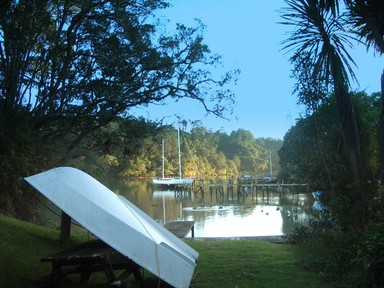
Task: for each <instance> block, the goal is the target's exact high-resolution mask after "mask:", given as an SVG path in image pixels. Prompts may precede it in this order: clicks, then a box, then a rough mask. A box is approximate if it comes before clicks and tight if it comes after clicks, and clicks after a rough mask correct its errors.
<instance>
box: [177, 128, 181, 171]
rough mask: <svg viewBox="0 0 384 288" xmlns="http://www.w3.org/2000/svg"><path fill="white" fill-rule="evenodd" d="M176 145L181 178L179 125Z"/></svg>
mask: <svg viewBox="0 0 384 288" xmlns="http://www.w3.org/2000/svg"><path fill="white" fill-rule="evenodd" d="M177 147H178V153H179V178H180V179H181V152H180V127H179V128H178V129H177Z"/></svg>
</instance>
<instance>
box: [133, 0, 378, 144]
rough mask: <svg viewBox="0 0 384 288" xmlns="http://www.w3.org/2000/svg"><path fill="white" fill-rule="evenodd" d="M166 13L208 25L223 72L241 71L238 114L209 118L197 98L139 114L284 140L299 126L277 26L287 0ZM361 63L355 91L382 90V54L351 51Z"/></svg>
mask: <svg viewBox="0 0 384 288" xmlns="http://www.w3.org/2000/svg"><path fill="white" fill-rule="evenodd" d="M170 2H171V3H172V5H173V6H172V7H171V8H169V9H167V10H166V11H164V12H163V14H164V15H165V17H166V18H168V19H170V20H171V21H172V22H178V23H183V24H185V25H187V26H196V24H195V22H194V20H193V19H194V18H199V19H201V20H202V22H203V23H204V24H205V25H206V31H205V33H204V39H205V43H206V44H207V45H208V46H209V48H210V50H211V51H212V52H213V53H215V54H219V55H222V61H223V64H224V68H223V72H225V71H229V70H232V69H240V70H241V74H240V76H239V81H238V84H237V85H236V86H233V87H232V91H234V92H235V95H236V102H237V103H236V105H235V107H234V115H232V116H230V121H228V120H224V119H220V118H217V117H214V116H212V115H211V116H206V113H205V111H204V108H203V107H202V106H201V105H200V104H198V103H197V102H194V101H190V100H188V101H179V102H177V103H172V102H169V104H168V105H166V106H158V105H150V106H148V107H145V108H139V109H135V110H134V111H135V112H134V113H135V115H136V116H144V117H146V118H148V119H151V120H157V119H161V118H163V117H166V119H168V120H167V121H169V123H172V122H175V121H176V116H175V114H176V115H179V116H180V117H181V118H183V119H187V120H201V122H202V124H203V126H205V127H206V128H208V129H211V130H212V131H217V130H220V131H223V132H226V133H228V134H229V133H231V132H232V131H233V130H237V129H245V130H249V131H251V132H252V134H253V135H254V136H255V137H256V138H258V137H265V138H266V137H272V138H279V139H283V137H284V134H285V133H286V132H287V131H288V129H289V128H290V127H291V126H292V125H294V124H295V121H296V119H297V118H298V117H299V115H300V112H301V110H302V109H301V107H299V106H298V105H297V99H296V97H295V95H292V90H293V86H294V80H293V79H291V78H290V76H291V69H292V65H291V64H290V62H289V56H288V55H285V52H283V51H281V49H282V47H283V46H282V44H281V41H283V40H284V39H286V38H287V37H288V34H287V32H288V31H289V30H288V29H290V28H288V27H285V26H283V25H282V24H279V23H278V22H280V21H281V20H282V19H281V18H280V13H279V11H280V10H281V8H282V7H285V6H286V5H285V2H284V1H283V0H236V1H235V0H173V1H170ZM351 55H353V57H354V59H355V62H356V63H357V65H358V69H357V68H356V70H355V73H356V75H357V78H358V81H359V84H360V85H358V84H357V83H354V84H353V89H355V90H365V91H366V92H367V93H368V94H370V93H372V92H377V91H380V76H381V72H382V70H383V69H384V57H380V56H374V53H373V51H368V53H367V52H366V49H365V48H364V47H363V46H360V47H357V49H356V50H354V51H351Z"/></svg>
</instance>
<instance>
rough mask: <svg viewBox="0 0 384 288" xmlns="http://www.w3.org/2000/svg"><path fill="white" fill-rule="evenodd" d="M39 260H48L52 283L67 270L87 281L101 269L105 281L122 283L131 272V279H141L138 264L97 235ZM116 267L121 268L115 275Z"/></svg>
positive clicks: (64, 274)
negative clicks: (50, 265) (97, 237)
mask: <svg viewBox="0 0 384 288" xmlns="http://www.w3.org/2000/svg"><path fill="white" fill-rule="evenodd" d="M41 261H42V262H51V263H52V272H51V275H50V284H51V285H52V287H56V286H54V285H56V284H58V283H60V282H61V281H62V280H63V279H64V278H65V277H66V276H67V275H69V274H80V283H87V282H88V281H89V279H90V276H91V274H92V273H93V272H100V271H104V272H105V275H106V277H107V281H108V283H123V282H124V281H126V280H127V278H128V277H129V276H130V275H131V274H132V273H133V274H134V277H135V280H138V281H141V274H140V267H139V266H138V265H137V264H136V263H134V262H133V261H132V260H130V259H129V258H128V257H125V256H123V255H122V254H120V253H118V252H117V251H116V250H114V249H113V248H111V247H110V246H109V245H107V244H106V243H104V242H103V241H101V240H99V239H97V240H91V241H88V242H85V243H82V244H80V245H78V246H75V247H71V248H68V249H65V250H63V251H61V252H58V253H56V254H53V255H50V256H47V257H44V258H42V259H41ZM116 270H123V272H122V273H121V274H120V275H119V276H116V274H115V271H116Z"/></svg>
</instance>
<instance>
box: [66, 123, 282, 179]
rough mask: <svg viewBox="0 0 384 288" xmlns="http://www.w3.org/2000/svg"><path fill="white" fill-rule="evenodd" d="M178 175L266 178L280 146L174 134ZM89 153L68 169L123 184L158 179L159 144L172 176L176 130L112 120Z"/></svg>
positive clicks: (241, 135)
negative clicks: (132, 178) (248, 175)
mask: <svg viewBox="0 0 384 288" xmlns="http://www.w3.org/2000/svg"><path fill="white" fill-rule="evenodd" d="M180 135H181V137H180V142H181V147H180V150H181V162H182V173H183V175H184V176H189V177H197V178H198V177H218V176H237V175H241V174H250V175H254V176H260V175H262V174H265V173H267V172H269V160H270V153H272V155H273V160H272V161H275V163H276V167H275V168H274V169H276V170H275V171H277V170H278V169H279V166H278V165H277V163H278V160H277V159H276V157H278V155H277V151H278V150H279V148H280V147H281V145H282V140H277V139H271V138H267V139H264V138H259V139H255V138H254V137H253V135H252V134H251V133H250V132H249V131H245V130H241V129H240V130H237V131H233V132H232V133H231V134H230V135H228V134H226V133H224V132H220V131H216V132H213V131H211V130H207V129H206V128H205V127H203V126H200V125H195V126H193V127H192V128H191V129H190V131H189V132H186V131H183V130H182V129H181V131H180ZM92 139H93V140H92V141H89V142H88V143H92V145H93V146H92V147H91V149H89V148H90V147H89V146H87V147H81V146H79V147H78V148H77V149H78V150H82V151H83V152H82V153H80V154H79V155H81V157H78V158H76V159H73V160H72V161H70V162H68V164H70V165H72V166H75V167H79V168H81V169H83V170H84V171H88V172H89V173H91V174H93V175H95V176H97V177H98V178H111V177H113V178H117V177H118V178H119V179H129V178H131V177H156V176H161V175H162V143H163V141H164V161H165V163H164V164H165V165H164V167H165V176H168V177H170V176H178V169H179V167H178V146H177V145H178V144H177V141H178V140H177V129H176V128H174V127H172V126H158V125H156V124H155V123H151V122H146V121H145V120H143V119H141V120H140V119H136V120H128V119H123V118H121V119H118V120H117V121H113V122H111V123H110V124H109V125H108V126H106V127H104V128H102V129H100V130H98V131H97V132H96V133H94V135H93V133H92Z"/></svg>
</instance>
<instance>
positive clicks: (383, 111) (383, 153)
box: [377, 70, 384, 218]
mask: <svg viewBox="0 0 384 288" xmlns="http://www.w3.org/2000/svg"><path fill="white" fill-rule="evenodd" d="M377 134H378V138H379V139H378V140H379V161H380V174H379V178H380V181H381V185H380V187H379V188H380V194H381V195H380V204H381V207H380V215H381V218H384V189H383V185H384V70H383V73H382V74H381V107H380V119H379V131H378V133H377Z"/></svg>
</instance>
